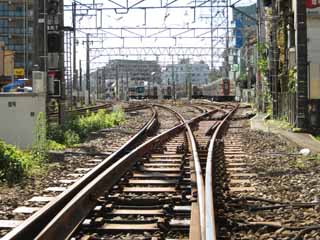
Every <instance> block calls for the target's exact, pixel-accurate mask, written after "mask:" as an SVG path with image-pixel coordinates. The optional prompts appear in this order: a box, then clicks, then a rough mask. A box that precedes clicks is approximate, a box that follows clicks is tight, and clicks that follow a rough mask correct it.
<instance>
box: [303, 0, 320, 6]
mask: <svg viewBox="0 0 320 240" xmlns="http://www.w3.org/2000/svg"><path fill="white" fill-rule="evenodd" d="M306 7H307V8H316V7H320V0H306Z"/></svg>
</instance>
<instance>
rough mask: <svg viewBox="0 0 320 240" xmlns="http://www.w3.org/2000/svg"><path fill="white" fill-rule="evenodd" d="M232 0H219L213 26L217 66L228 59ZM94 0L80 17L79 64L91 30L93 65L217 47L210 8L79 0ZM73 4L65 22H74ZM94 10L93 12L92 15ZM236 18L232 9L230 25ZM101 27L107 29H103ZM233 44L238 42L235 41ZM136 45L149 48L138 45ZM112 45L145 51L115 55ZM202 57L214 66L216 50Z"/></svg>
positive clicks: (248, 0) (186, 1)
mask: <svg viewBox="0 0 320 240" xmlns="http://www.w3.org/2000/svg"><path fill="white" fill-rule="evenodd" d="M172 1H173V0H144V1H142V2H141V4H140V5H136V6H141V7H151V6H152V7H155V6H157V5H159V4H160V2H162V3H163V4H167V3H171V2H172ZM195 1H196V2H195ZM205 1H206V0H177V1H174V3H172V4H171V5H170V6H176V7H178V6H186V5H188V6H189V5H190V6H193V5H194V4H195V3H196V4H197V5H199V4H201V3H202V2H205ZM226 1H227V0H213V8H212V9H213V11H212V15H213V16H214V18H213V22H212V26H213V29H215V30H214V31H213V46H214V47H215V48H214V51H213V53H214V61H213V65H214V67H219V66H222V62H223V58H222V53H223V50H224V48H225V44H226V36H227V31H226V26H227V21H226V16H227V8H225V7H224V6H225V5H226ZM229 1H230V4H233V3H236V2H237V4H236V5H235V6H243V5H250V4H253V3H255V2H256V1H255V0H240V1H238V0H229ZM93 2H95V3H96V4H98V5H96V8H95V9H93V10H89V11H87V10H82V11H77V17H76V26H77V28H78V29H79V30H78V31H77V37H78V43H79V44H78V45H77V59H78V60H77V62H79V60H80V59H81V60H83V62H84V61H85V59H86V48H85V46H86V45H85V40H86V34H85V33H90V36H91V38H90V39H91V41H92V42H90V48H91V50H90V55H91V58H90V66H91V68H92V69H95V68H97V67H101V66H103V65H105V64H106V63H107V62H108V61H109V60H110V59H141V60H156V59H157V58H156V56H145V55H144V53H145V52H148V53H150V52H152V53H158V52H159V51H161V52H163V51H168V50H167V49H168V47H172V48H175V47H179V48H180V49H182V48H189V49H188V52H192V51H194V52H197V51H196V50H195V49H197V48H199V47H201V48H205V49H206V48H210V47H211V41H210V40H211V38H210V37H211V31H210V27H211V18H210V16H211V12H210V8H209V7H206V8H196V10H193V9H191V8H179V9H177V8H175V9H173V8H171V9H168V8H166V9H147V10H143V9H130V10H129V11H128V12H126V13H124V12H123V11H122V10H121V11H122V12H119V11H118V12H116V11H115V10H114V9H112V8H116V7H119V5H123V6H125V5H126V3H127V2H128V4H129V6H131V5H134V4H136V3H139V2H140V1H139V0H100V2H99V0H98V1H97V0H91V1H90V0H78V4H80V3H81V4H83V7H82V8H83V9H89V8H87V7H85V6H84V4H90V5H91V6H90V7H92V3H93ZM70 4H71V0H65V5H66V6H65V26H70V25H71V11H70V9H71V8H70V7H68V5H70ZM206 4H207V5H206V6H210V3H206ZM101 8H104V10H100V9H101ZM107 8H110V9H107ZM97 9H98V10H97ZM88 14H89V15H91V16H86V15H88ZM231 21H232V10H231V8H229V26H232V24H231ZM88 28H91V29H88ZM97 28H101V29H98V30H97ZM121 28H123V29H121ZM134 28H140V29H134ZM150 28H154V29H150ZM165 28H171V30H165ZM174 28H175V29H174ZM177 28H185V29H184V30H183V29H177ZM191 28H192V29H193V28H194V30H190V29H191ZM201 28H202V29H201ZM216 28H217V29H216ZM222 28H223V29H222ZM186 30H188V31H186ZM230 33H231V31H230V32H229V36H231V34H230ZM118 36H123V38H118ZM145 36H149V38H145ZM168 36H171V38H166V37H168ZM172 36H175V38H172ZM195 36H198V38H194V37H195ZM230 41H232V40H230ZM230 44H231V45H232V43H230ZM135 47H139V48H143V49H134V48H135ZM111 48H117V49H120V48H122V50H123V48H125V49H128V48H131V50H130V51H131V53H136V52H137V51H138V52H139V53H141V54H139V55H138V54H135V55H131V54H130V53H127V54H125V55H124V56H110V53H111V52H112V53H114V51H115V50H111ZM159 48H160V49H159ZM157 49H159V50H157ZM127 51H128V50H127ZM203 51H205V50H203ZM182 57H183V56H180V57H177V56H173V57H172V56H159V58H158V60H159V62H160V64H162V65H166V64H170V63H171V62H172V60H173V61H174V62H177V61H179V59H181V58H182ZM186 57H187V56H186ZM200 60H203V61H205V62H206V63H208V65H209V66H210V65H211V56H210V54H209V55H207V56H201V57H196V56H194V57H192V61H193V62H198V61H200ZM83 66H85V65H83Z"/></svg>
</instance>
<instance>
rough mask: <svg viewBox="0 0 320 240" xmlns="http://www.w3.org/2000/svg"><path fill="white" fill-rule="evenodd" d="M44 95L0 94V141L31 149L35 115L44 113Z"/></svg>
mask: <svg viewBox="0 0 320 240" xmlns="http://www.w3.org/2000/svg"><path fill="white" fill-rule="evenodd" d="M45 100H46V99H45V95H39V94H35V93H1V94H0V139H2V140H4V141H5V142H7V143H10V144H13V145H17V146H18V147H20V148H28V147H31V145H32V142H33V133H34V128H35V123H36V119H37V115H38V113H39V112H45Z"/></svg>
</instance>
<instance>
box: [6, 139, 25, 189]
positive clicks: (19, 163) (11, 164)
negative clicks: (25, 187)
mask: <svg viewBox="0 0 320 240" xmlns="http://www.w3.org/2000/svg"><path fill="white" fill-rule="evenodd" d="M29 159H30V155H28V154H24V153H23V152H22V151H19V150H17V149H16V148H15V147H13V146H11V145H9V144H6V143H4V142H3V141H0V180H1V181H5V180H6V181H8V182H9V183H13V182H17V181H19V180H21V179H22V177H23V176H24V169H26V168H28V167H29V166H28V162H29Z"/></svg>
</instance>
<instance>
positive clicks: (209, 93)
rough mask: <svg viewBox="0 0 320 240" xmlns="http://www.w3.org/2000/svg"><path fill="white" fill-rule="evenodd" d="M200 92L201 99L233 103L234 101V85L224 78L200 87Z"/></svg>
mask: <svg viewBox="0 0 320 240" xmlns="http://www.w3.org/2000/svg"><path fill="white" fill-rule="evenodd" d="M201 90H202V96H201V97H202V98H206V99H210V100H213V101H234V99H235V83H234V81H231V80H230V79H229V78H226V77H224V78H220V79H218V80H216V81H213V82H211V83H209V84H206V85H204V86H202V88H201ZM195 98H196V97H195Z"/></svg>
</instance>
